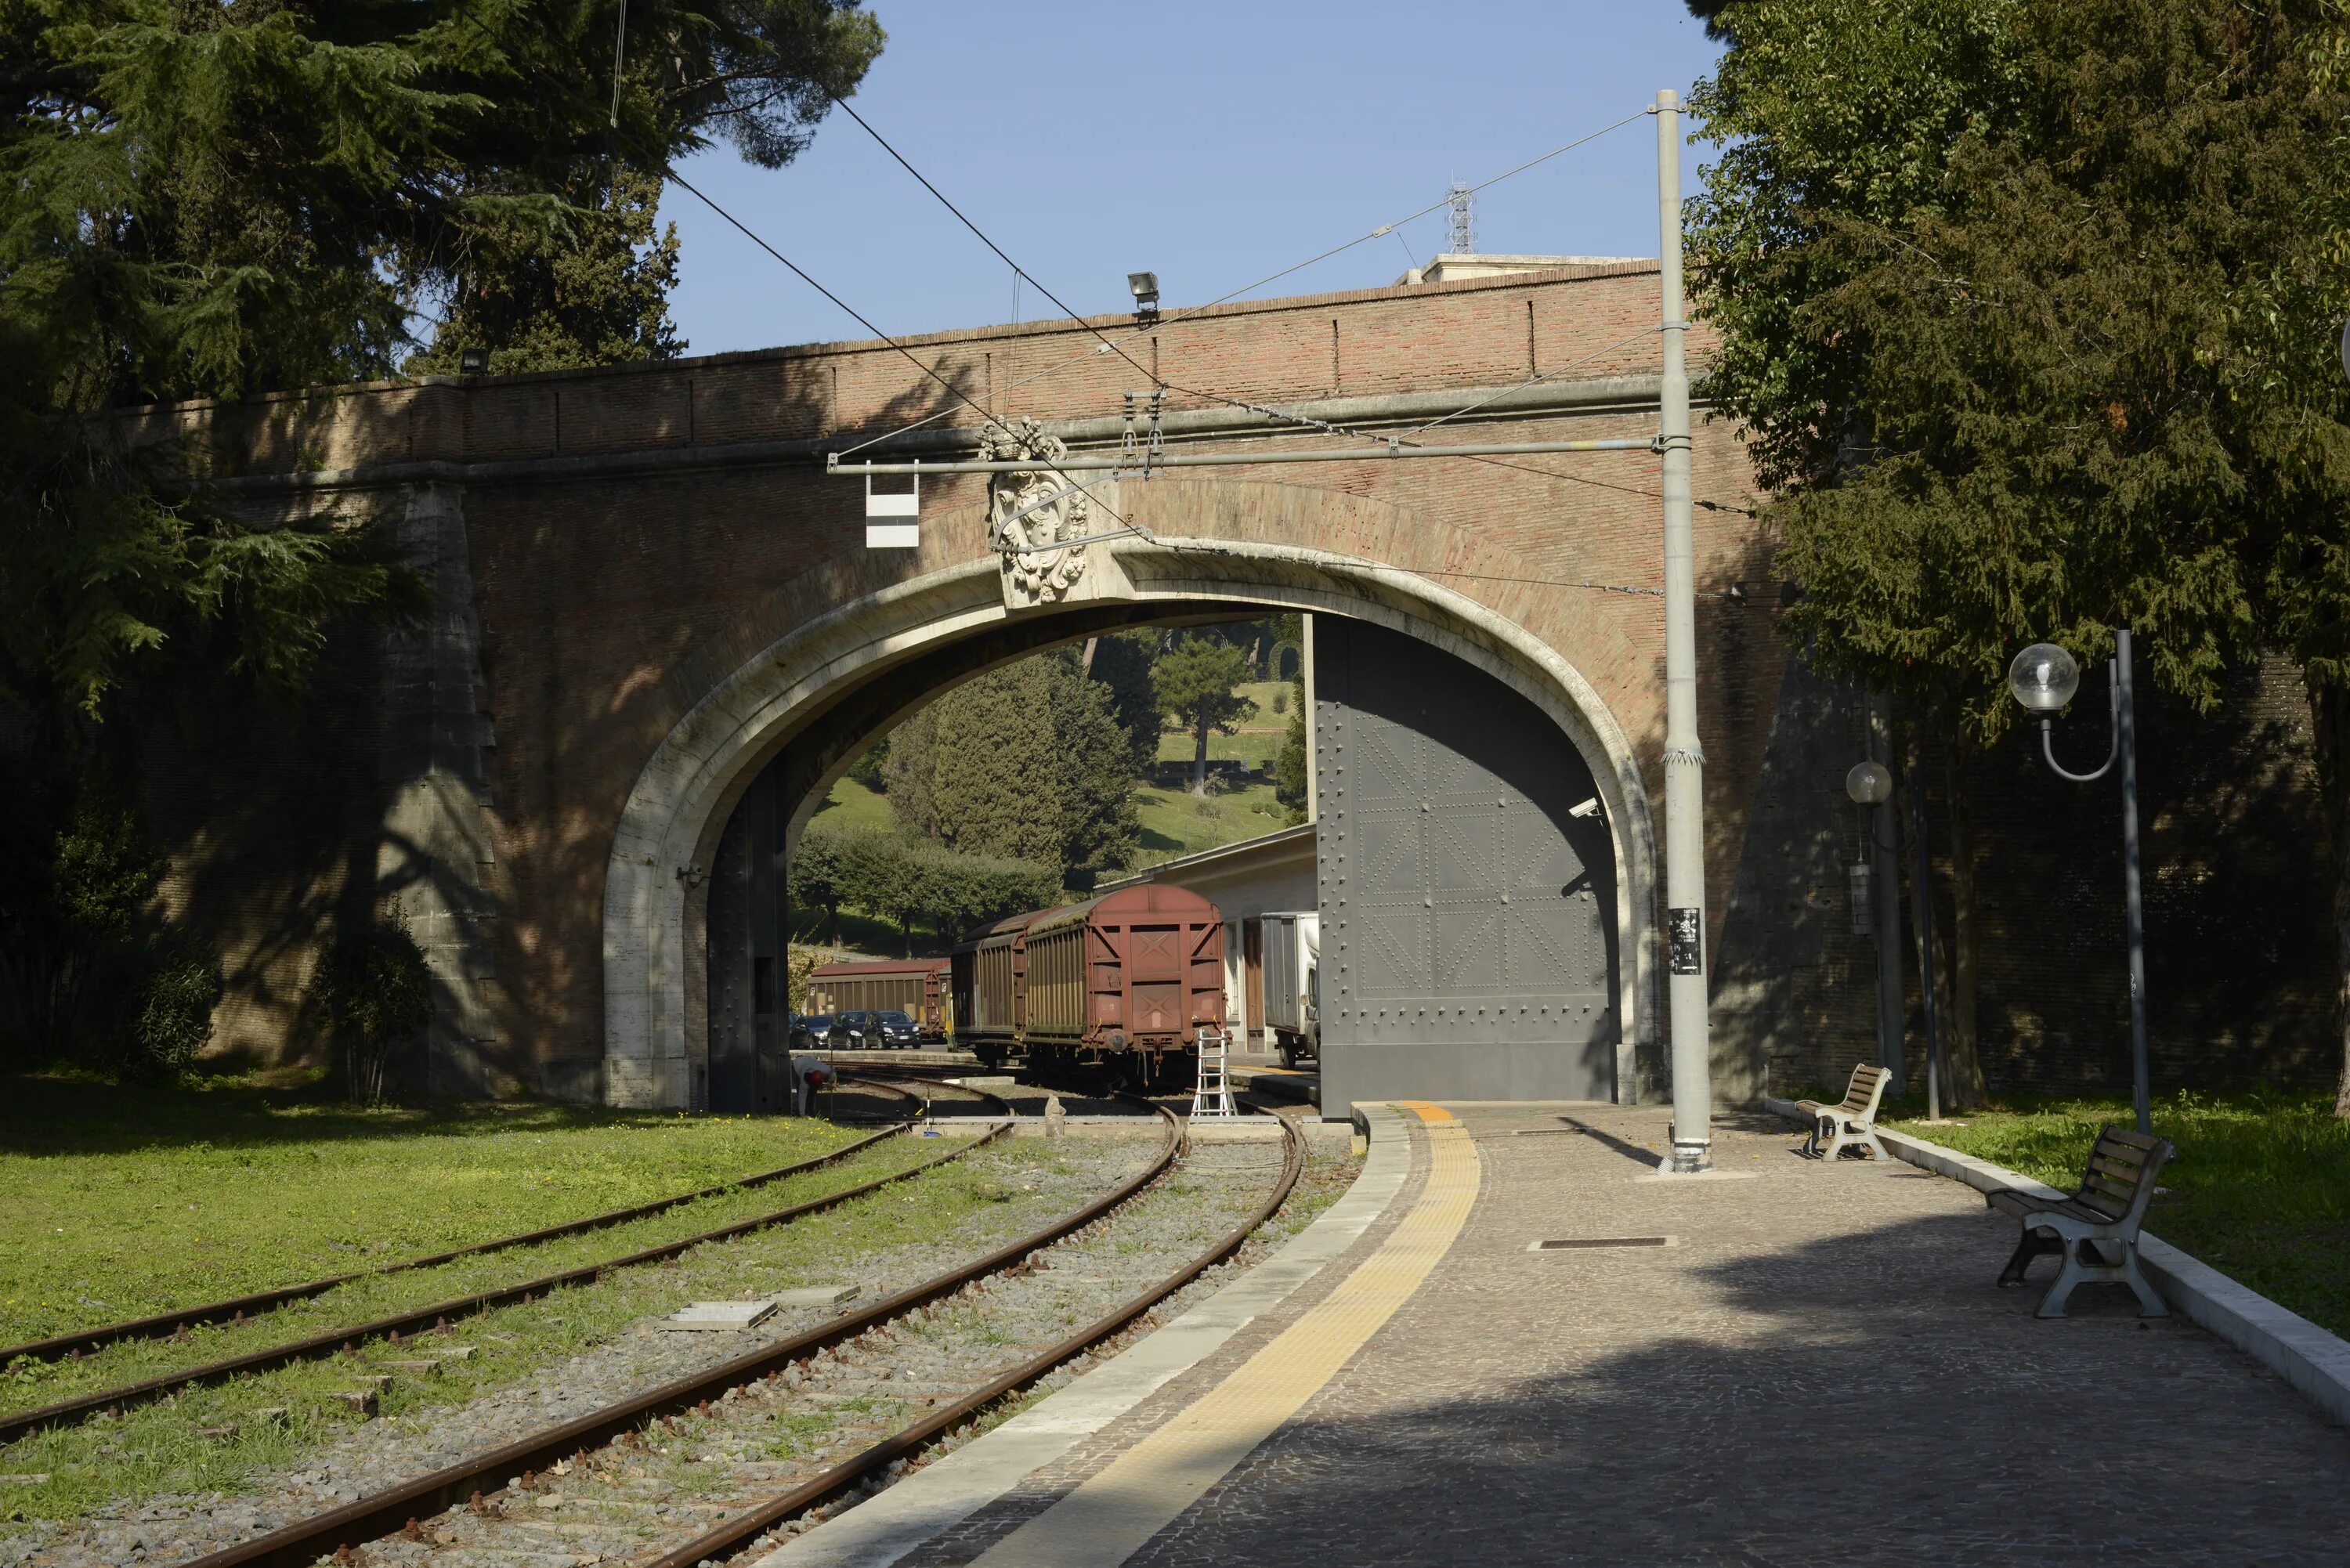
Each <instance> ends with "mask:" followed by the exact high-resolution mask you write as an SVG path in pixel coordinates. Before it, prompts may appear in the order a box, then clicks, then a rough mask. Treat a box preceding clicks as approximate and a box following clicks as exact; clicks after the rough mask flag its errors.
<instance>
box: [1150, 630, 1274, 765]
mask: <svg viewBox="0 0 2350 1568" xmlns="http://www.w3.org/2000/svg"><path fill="white" fill-rule="evenodd" d="M1249 674H1250V670H1249V661H1248V656H1247V655H1246V654H1244V653H1243V652H1242V651H1241V650H1240V649H1238V648H1235V647H1234V646H1233V645H1232V644H1231V643H1229V642H1225V641H1223V640H1222V639H1216V638H1211V637H1201V636H1198V635H1187V636H1186V637H1185V638H1184V639H1183V640H1182V641H1180V642H1179V643H1177V644H1176V645H1175V646H1174V647H1173V648H1172V649H1169V650H1168V651H1167V652H1165V653H1162V654H1160V655H1159V659H1158V662H1157V663H1155V664H1153V665H1152V666H1151V667H1150V690H1151V694H1152V696H1153V697H1154V699H1155V700H1156V701H1157V702H1158V704H1159V712H1160V713H1162V714H1164V715H1165V716H1166V717H1167V718H1169V719H1170V720H1172V721H1174V722H1175V723H1176V724H1178V725H1179V726H1180V727H1181V728H1183V729H1186V730H1189V731H1190V732H1191V741H1192V751H1191V790H1192V793H1193V794H1207V793H1208V732H1209V731H1211V730H1214V731H1216V732H1219V733H1222V734H1226V735H1230V734H1233V733H1236V732H1238V731H1239V729H1240V722H1241V721H1242V720H1243V719H1247V718H1251V717H1253V716H1254V714H1255V713H1256V703H1255V702H1253V701H1251V700H1250V699H1248V698H1246V697H1243V696H1242V695H1241V694H1240V693H1239V692H1238V691H1234V690H1233V688H1235V687H1237V686H1239V685H1240V684H1241V683H1242V682H1243V681H1244V680H1247V679H1248V678H1249Z"/></svg>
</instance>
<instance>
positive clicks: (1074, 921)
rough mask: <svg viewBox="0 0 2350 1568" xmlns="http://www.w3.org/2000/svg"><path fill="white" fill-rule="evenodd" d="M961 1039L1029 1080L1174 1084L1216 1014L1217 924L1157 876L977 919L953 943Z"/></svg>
mask: <svg viewBox="0 0 2350 1568" xmlns="http://www.w3.org/2000/svg"><path fill="white" fill-rule="evenodd" d="M953 964H954V967H953V980H952V986H951V990H952V992H953V995H954V999H955V1003H956V1016H957V1018H958V1019H959V1020H961V1021H962V1024H961V1031H960V1035H959V1037H960V1038H961V1040H962V1043H964V1044H968V1045H970V1046H971V1047H972V1050H973V1051H975V1052H977V1053H978V1054H979V1055H980V1056H981V1058H982V1059H983V1060H985V1061H988V1062H991V1063H994V1062H1001V1061H1002V1060H1003V1058H1004V1057H1005V1056H1007V1055H1009V1054H1013V1053H1014V1052H1015V1051H1016V1052H1022V1053H1024V1054H1026V1056H1027V1058H1028V1063H1029V1067H1030V1070H1031V1072H1032V1074H1034V1075H1036V1076H1040V1077H1045V1078H1054V1077H1058V1078H1064V1079H1071V1080H1076V1079H1083V1080H1085V1081H1087V1082H1088V1083H1091V1084H1094V1085H1121V1084H1123V1085H1130V1086H1134V1087H1139V1088H1146V1089H1175V1088H1180V1087H1182V1086H1183V1085H1186V1084H1188V1083H1190V1082H1191V1075H1192V1072H1193V1069H1194V1066H1195V1064H1196V1056H1197V1052H1198V1049H1199V1036H1200V1032H1201V1030H1202V1029H1207V1030H1211V1031H1212V1030H1220V1029H1222V1027H1223V1021H1224V925H1223V916H1222V913H1221V912H1219V911H1218V909H1216V906H1215V905H1213V904H1211V903H1210V902H1209V901H1208V900H1207V899H1205V898H1201V897H1200V896H1199V895H1198V894H1197V893H1193V892H1191V891H1188V890H1187V889H1184V888H1174V887H1168V886H1164V885H1161V884H1159V883H1144V884H1142V885H1141V886H1139V887H1134V888H1121V889H1119V890H1118V892H1115V893H1108V894H1105V895H1103V896H1102V897H1101V898H1094V899H1090V900H1088V901H1087V902H1085V903H1082V904H1070V905H1066V906H1065V907H1063V908H1061V909H1040V910H1037V911H1035V913H1033V914H1026V915H1014V916H1013V917H1011V918H1010V919H1003V920H997V921H995V922H994V923H993V924H992V925H987V926H982V927H981V928H979V929H977V930H975V931H972V933H970V934H969V935H968V936H966V937H965V938H964V939H963V940H962V943H961V944H960V945H958V946H957V947H956V949H955V950H954V959H953Z"/></svg>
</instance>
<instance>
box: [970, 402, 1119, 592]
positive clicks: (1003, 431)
mask: <svg viewBox="0 0 2350 1568" xmlns="http://www.w3.org/2000/svg"><path fill="white" fill-rule="evenodd" d="M1068 452H1069V449H1068V445H1067V443H1066V442H1065V441H1062V440H1061V438H1060V437H1058V436H1055V435H1047V434H1045V431H1044V429H1043V427H1042V426H1041V425H1039V424H1038V423H1037V421H1035V420H1021V421H1018V422H1017V423H1016V424H1013V425H1010V426H1004V425H998V426H997V427H995V428H994V429H993V430H991V431H988V432H987V433H986V434H985V435H983V436H982V437H981V438H980V442H979V456H980V461H981V462H1024V461H1027V460H1031V459H1034V460H1035V461H1036V462H1039V463H1040V464H1041V463H1054V462H1060V461H1061V460H1062V459H1063V458H1065V457H1066V456H1067V455H1068ZM988 477H989V479H990V480H991V482H992V483H990V484H989V485H988V490H987V543H988V545H989V546H990V547H991V548H993V549H994V550H995V551H997V552H998V553H999V555H1000V556H1001V557H1002V560H1003V597H1004V599H1005V602H1006V603H1009V604H1013V605H1035V604H1050V603H1052V602H1054V601H1055V600H1057V599H1060V598H1063V597H1066V596H1067V594H1068V591H1069V589H1070V588H1072V587H1075V586H1076V581H1077V579H1078V578H1079V577H1081V576H1085V571H1086V551H1085V546H1084V545H1076V546H1075V547H1074V548H1072V547H1069V546H1068V545H1066V541H1068V540H1074V539H1082V538H1084V537H1085V535H1086V533H1087V528H1088V526H1089V525H1090V524H1091V522H1092V518H1093V509H1092V507H1091V506H1090V505H1088V504H1087V501H1086V493H1085V492H1084V491H1082V490H1077V489H1074V488H1072V487H1073V486H1074V485H1075V484H1076V483H1077V482H1076V480H1074V479H1068V478H1064V477H1063V476H1062V475H1061V474H1060V473H1058V472H1055V471H1054V470H1052V469H1051V468H1047V467H1039V468H1036V469H1035V470H1032V471H1029V472H1019V473H996V474H991V475H989V476H988ZM1065 491H1066V494H1063V493H1061V492H1065Z"/></svg>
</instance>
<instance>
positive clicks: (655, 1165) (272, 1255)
mask: <svg viewBox="0 0 2350 1568" xmlns="http://www.w3.org/2000/svg"><path fill="white" fill-rule="evenodd" d="M5 1088H6V1093H5V1095H4V1096H0V1344H9V1345H15V1344H21V1343H23V1342H25V1341H27V1340H34V1339H42V1338H47V1336H49V1335H51V1334H62V1333H65V1332H67V1331H68V1330H72V1329H77V1328H84V1327H89V1326H93V1325H95V1324H105V1323H118V1322H120V1321H122V1320H124V1319H127V1318H134V1317H140V1316H144V1315H146V1314H151V1313H157V1312H162V1311H166V1310H168V1309H170V1308H172V1307H175V1306H192V1305H196V1304H199V1303H203V1302H211V1301H219V1300H222V1299H224V1298H225V1297H229V1296H236V1295H243V1294H245V1293H249V1292H252V1291H257V1290H264V1289H266V1288H268V1287H271V1286H275V1285H287V1284H296V1283H299V1282H303V1281H306V1280H314V1279H320V1278H324V1277H326V1276H328V1275H333V1274H341V1273H348V1272H353V1271H355V1270H359V1269H364V1268H368V1267H370V1266H373V1265H376V1264H380V1263H388V1262H397V1261H399V1260H400V1259H401V1258H407V1257H415V1256H419V1255H421V1254H424V1253H428V1252H437V1251H445V1250H447V1249H450V1248H452V1247H461V1246H464V1245H467V1244H469V1243H472V1242H475V1241H489V1240H492V1239H494V1238H495V1237H499V1236H507V1235H513V1234H515V1233H517V1232H520V1231H532V1230H536V1229H539V1228H540V1227H543V1226H547V1225H554V1224H559V1223H561V1222H563V1221H565V1220H577V1219H584V1218H586V1217H587V1216H588V1215H591V1214H596V1213H599V1212H602V1211H603V1210H609V1209H619V1208H625V1207H627V1206H629V1205H631V1204H637V1203H643V1202H647V1201H649V1200H650V1199H656V1198H664V1197H668V1196H670V1195H671V1194H674V1193H678V1192H683V1191H688V1190H691V1189H694V1188H697V1187H704V1186H708V1185H710V1184H712V1183H713V1182H720V1181H727V1180H732V1179H735V1178H737V1177H743V1176H748V1175H750V1174H752V1173H754V1172H755V1171H761V1170H771V1169H774V1168H775V1167H777V1166H781V1165H788V1164H791V1163H793V1162H794V1161H796V1160H801V1159H806V1158H810V1157H812V1156H815V1155H817V1154H821V1153H824V1152H826V1151H827V1150H829V1149H833V1148H837V1147H839V1146H840V1145H842V1144H844V1143H847V1142H848V1141H849V1140H850V1139H851V1138H852V1137H856V1136H858V1134H857V1133H856V1132H854V1131H853V1130H850V1129H844V1128H839V1127H832V1126H830V1125H828V1124H826V1123H823V1122H817V1121H814V1120H800V1119H796V1118H784V1117H760V1118H755V1119H754V1118H750V1117H737V1118H726V1117H710V1116H678V1115H676V1114H673V1113H671V1114H666V1115H656V1114H647V1113H629V1112H618V1111H608V1110H603V1109H598V1108H590V1107H584V1106H533V1105H450V1106H434V1107H431V1108H424V1109H386V1110H377V1111H362V1110H358V1109H354V1108H352V1107H350V1106H344V1105H339V1104H337V1103H334V1102H333V1101H331V1100H328V1099H327V1098H326V1097H324V1096H323V1095H321V1094H320V1093H319V1092H317V1091H316V1090H309V1091H304V1090H269V1089H255V1088H248V1087H240V1086H223V1087H215V1088H211V1089H203V1090H189V1089H181V1088H162V1087H113V1086H109V1085H100V1084H94V1083H89V1082H84V1081H76V1080H70V1079H63V1078H50V1077H40V1076H25V1077H15V1078H11V1079H8V1080H6V1083H5ZM713 1223H715V1221H713ZM485 1262H486V1260H485ZM513 1277H515V1278H521V1277H525V1276H522V1275H515V1276H513ZM444 1294H446V1292H444ZM428 1299H434V1298H428Z"/></svg>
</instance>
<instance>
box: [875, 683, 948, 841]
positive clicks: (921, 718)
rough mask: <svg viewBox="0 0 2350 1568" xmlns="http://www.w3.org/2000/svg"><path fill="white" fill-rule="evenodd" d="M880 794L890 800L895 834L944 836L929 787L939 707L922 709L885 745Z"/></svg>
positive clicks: (935, 755)
mask: <svg viewBox="0 0 2350 1568" xmlns="http://www.w3.org/2000/svg"><path fill="white" fill-rule="evenodd" d="M884 743H885V744H887V745H888V746H889V755H888V756H887V757H885V758H884V759H883V760H882V763H881V784H882V793H884V794H887V795H888V796H889V816H890V820H892V821H894V822H895V823H897V825H898V831H899V832H900V833H903V834H906V835H908V836H910V837H914V838H927V839H936V838H941V837H943V836H944V834H943V833H942V831H941V828H940V826H939V802H938V795H937V793H936V792H935V791H934V790H933V789H932V788H931V775H932V774H933V773H935V772H936V770H937V766H938V757H939V705H938V703H936V702H933V703H931V705H930V706H929V707H927V708H924V709H923V710H922V711H920V712H919V713H916V714H915V715H914V716H913V717H912V718H910V719H909V720H907V721H906V722H904V723H902V724H900V725H899V726H898V727H897V728H896V729H895V730H892V731H891V732H889V736H888V738H887V740H886V742H884Z"/></svg>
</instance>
